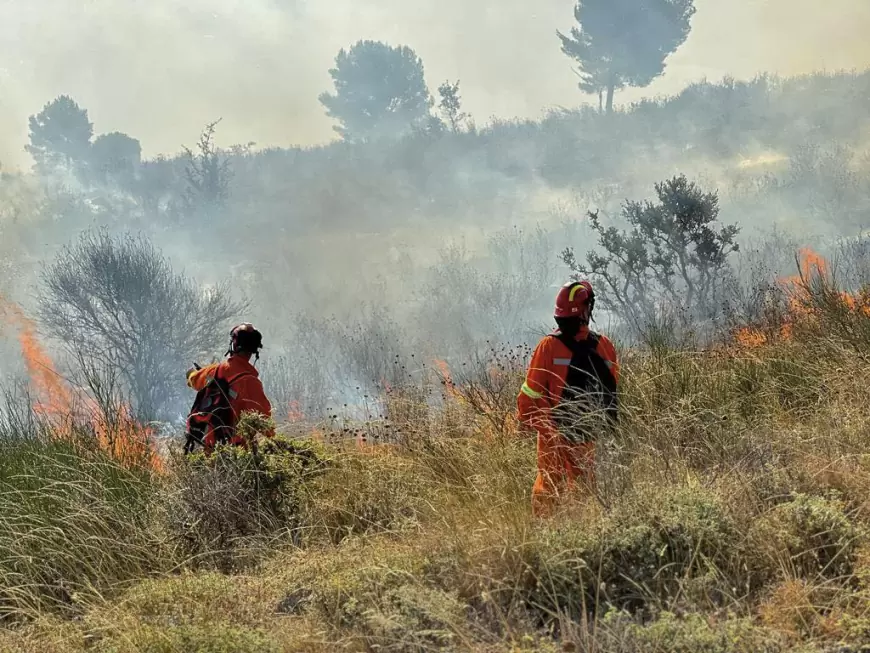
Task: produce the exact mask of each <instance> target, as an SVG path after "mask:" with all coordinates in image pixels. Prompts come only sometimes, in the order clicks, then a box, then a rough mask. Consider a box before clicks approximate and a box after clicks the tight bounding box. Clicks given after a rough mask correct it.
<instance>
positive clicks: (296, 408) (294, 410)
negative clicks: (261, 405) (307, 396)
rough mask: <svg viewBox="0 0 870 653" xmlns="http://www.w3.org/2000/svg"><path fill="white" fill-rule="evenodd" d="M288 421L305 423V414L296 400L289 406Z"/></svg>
mask: <svg viewBox="0 0 870 653" xmlns="http://www.w3.org/2000/svg"><path fill="white" fill-rule="evenodd" d="M287 421H288V422H303V421H305V413H303V412H302V407H301V405H300V403H299V402H298V401H296V400H295V399H294V400H292V401H291V402H290V404H289V405H288V406H287Z"/></svg>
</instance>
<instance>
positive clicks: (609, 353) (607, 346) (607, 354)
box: [598, 336, 621, 424]
mask: <svg viewBox="0 0 870 653" xmlns="http://www.w3.org/2000/svg"><path fill="white" fill-rule="evenodd" d="M598 354H599V355H600V356H601V357H602V358H603V359H604V362H605V364H606V365H607V369H608V370H610V373H611V374H612V375H613V385H612V387H611V391H612V392H613V394H612V399H611V402H610V404H609V405H608V407H607V415H608V418H609V420H610V423H611V424H616V423H617V422H618V421H619V376H620V371H621V370H620V367H619V359H618V358H617V355H616V347H614V346H613V343H612V342H611V341H610V339H609V338H607V337H606V336H601V339H600V341H599V342H598Z"/></svg>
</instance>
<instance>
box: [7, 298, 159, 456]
mask: <svg viewBox="0 0 870 653" xmlns="http://www.w3.org/2000/svg"><path fill="white" fill-rule="evenodd" d="M0 308H2V309H5V312H6V313H7V315H9V316H10V318H11V319H10V320H8V321H9V322H11V323H12V324H13V325H15V326H16V327H17V329H18V342H19V345H20V347H21V353H22V355H23V357H24V363H25V366H26V368H27V374H28V377H29V379H30V385H31V389H32V390H33V392H34V395H35V396H34V399H33V410H34V412H36V413H37V414H38V415H41V416H42V417H44V418H45V419H46V420H47V422H48V423H49V424H50V425H51V426H52V430H53V433H54V435H55V437H58V438H70V437H71V436H72V434H73V425H72V421H73V420H75V418H76V417H77V416H81V415H82V414H84V415H85V422H86V427H87V428H90V429H91V430H92V431H93V433H94V436H95V437H96V439H97V442H98V443H99V445H100V447H101V448H102V449H103V450H104V451H105V452H106V453H108V454H109V455H110V456H112V457H113V458H114V459H116V460H118V461H119V462H121V463H122V464H124V465H128V466H130V465H134V464H139V463H141V462H142V461H148V462H149V464H150V465H151V467H152V469H154V471H157V472H160V471H162V470H163V461H162V459H161V458H160V457H159V456H158V455H157V454H156V452H155V451H154V449H153V446H152V437H153V433H152V431H151V429H149V428H147V427H144V426H142V425H141V424H139V423H138V422H137V421H136V420H135V419H134V418H133V416H132V411H131V410H130V407H129V406H126V405H123V406H121V407H119V408H118V409H117V413H116V414H115V415H105V414H104V412H103V411H101V410H100V408H99V406H97V404H96V402H95V401H94V400H93V399H91V398H90V397H88V396H86V395H82V396H81V397H77V396H76V395H75V394H74V393H73V391H72V389H71V388H70V387H69V385H68V383H67V382H66V380H65V379H64V378H63V377H62V376H61V375H60V374H59V373H58V372H57V370H56V369H55V367H54V363H53V361H52V360H51V357H50V356H49V355H48V354H47V353H46V351H45V350H44V349H43V348H42V345H41V344H40V342H39V338H38V336H37V333H36V325H35V323H34V322H33V320H31V319H30V318H28V317H27V316H26V315H25V314H24V311H22V310H21V308H20V307H19V306H18V305H16V304H13V303H11V302H8V301H5V300H4V299H3V298H2V297H0Z"/></svg>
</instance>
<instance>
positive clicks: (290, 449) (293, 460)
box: [166, 436, 328, 570]
mask: <svg viewBox="0 0 870 653" xmlns="http://www.w3.org/2000/svg"><path fill="white" fill-rule="evenodd" d="M327 464H328V461H327V459H326V457H325V456H324V454H323V453H322V451H321V450H320V448H319V447H318V446H317V445H316V444H315V443H313V442H311V441H301V440H288V439H285V438H282V437H279V436H276V437H274V438H263V439H261V440H258V441H257V444H256V446H254V447H251V448H250V449H243V448H240V447H233V446H226V447H220V448H218V449H217V450H216V451H215V452H214V454H212V455H211V456H205V455H202V454H197V455H195V456H191V457H190V458H188V459H184V460H180V461H179V462H178V464H177V465H176V467H175V475H176V485H175V487H174V491H173V492H172V494H171V495H170V496H169V498H168V501H167V505H166V517H167V520H168V523H169V526H170V530H171V531H172V532H174V533H175V534H176V535H177V537H178V538H179V541H180V542H181V544H182V547H183V550H184V552H185V553H186V554H187V555H188V556H193V557H195V560H196V561H197V562H198V563H199V564H206V565H215V566H217V567H219V568H221V569H224V570H228V569H231V568H233V567H234V566H236V565H238V564H242V562H243V559H244V554H245V553H246V552H250V551H251V550H252V549H253V550H256V549H257V547H258V546H259V545H260V544H261V543H262V542H263V541H269V540H271V539H274V538H276V537H288V538H290V537H291V536H292V535H293V534H294V533H295V532H296V530H297V529H298V528H299V526H300V523H301V521H300V520H301V512H302V506H303V501H304V496H305V489H304V487H305V484H306V483H307V482H309V481H310V480H311V479H312V478H313V477H315V476H317V475H318V474H320V473H322V472H323V471H324V470H325V468H326V466H327Z"/></svg>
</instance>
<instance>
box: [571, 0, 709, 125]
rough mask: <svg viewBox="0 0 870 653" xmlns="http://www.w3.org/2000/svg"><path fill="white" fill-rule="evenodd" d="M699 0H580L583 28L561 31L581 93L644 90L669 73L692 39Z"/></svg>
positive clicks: (578, 15) (577, 11)
mask: <svg viewBox="0 0 870 653" xmlns="http://www.w3.org/2000/svg"><path fill="white" fill-rule="evenodd" d="M694 14H695V6H694V0H578V2H577V6H576V7H575V9H574V17H575V18H576V19H577V23H578V26H577V27H574V28H572V29H571V34H570V36H566V35H564V34H562V33H561V32H558V35H559V38H560V39H561V41H562V51H563V52H564V53H565V54H567V55H568V56H569V57H571V58H572V59H575V60H576V61H577V62H578V63H579V64H580V77H581V82H580V89H581V90H583V91H585V92H587V93H602V92H604V91H606V92H607V112H608V113H611V112H612V111H613V95H614V93H615V91H617V90H619V89H622V88H625V87H626V86H636V87H644V86H648V85H649V84H650V83H652V81H653V80H654V79H655V78H656V77H659V76H660V75H661V74H662V73H664V70H665V59H666V58H667V57H668V55H670V54H671V53H673V52H674V51H676V49H677V48H678V47H680V46H681V45H682V44H683V43H684V42H685V41H686V38H687V37H688V36H689V31H690V30H691V18H692V16H693V15H694Z"/></svg>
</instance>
